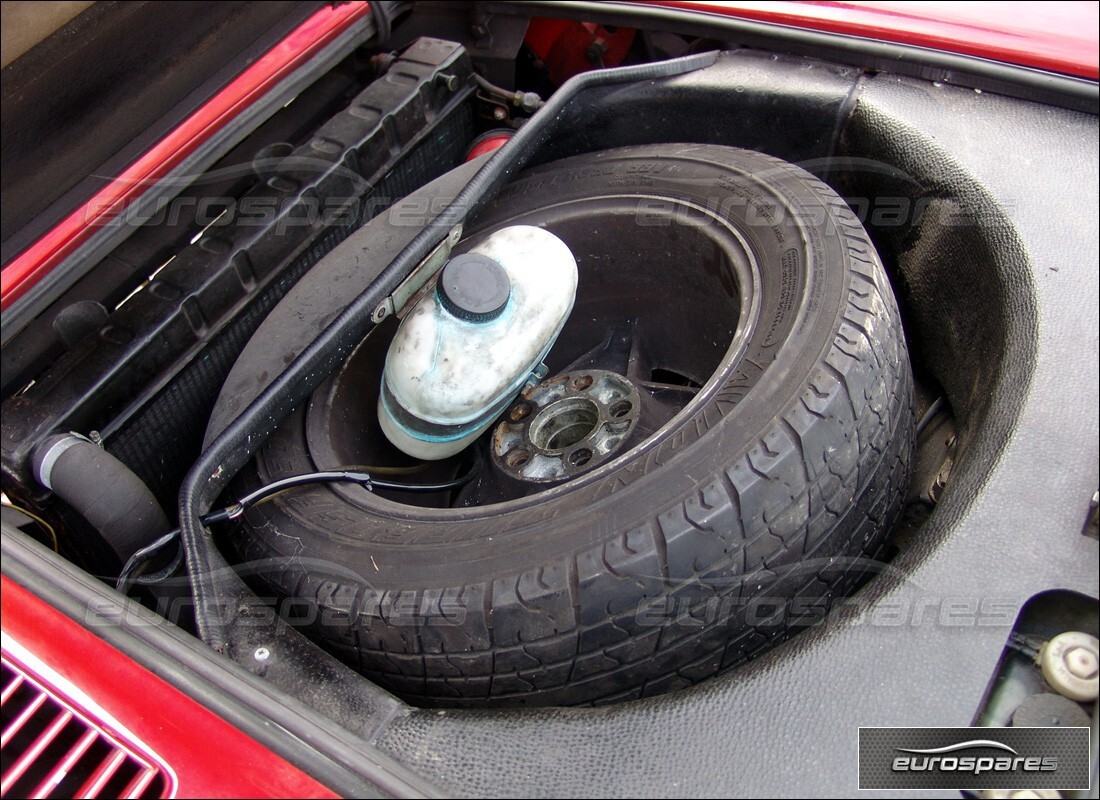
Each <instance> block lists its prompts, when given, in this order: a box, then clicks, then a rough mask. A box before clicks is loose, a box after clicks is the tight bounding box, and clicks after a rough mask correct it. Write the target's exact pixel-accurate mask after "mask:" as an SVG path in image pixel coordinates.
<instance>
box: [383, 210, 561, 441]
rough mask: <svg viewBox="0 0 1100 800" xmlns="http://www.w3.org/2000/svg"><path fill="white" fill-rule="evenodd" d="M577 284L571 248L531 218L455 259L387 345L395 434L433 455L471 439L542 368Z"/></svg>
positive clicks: (389, 415)
mask: <svg viewBox="0 0 1100 800" xmlns="http://www.w3.org/2000/svg"><path fill="white" fill-rule="evenodd" d="M576 294H577V262H576V260H575V259H574V258H573V254H572V253H571V252H570V251H569V248H568V247H567V246H566V244H565V242H563V241H562V240H561V239H559V238H558V237H557V236H555V235H554V234H552V233H549V232H548V231H544V230H542V229H541V228H535V227H532V226H530V225H513V226H511V227H508V228H502V229H501V230H499V231H497V232H496V233H494V234H492V235H491V236H489V237H488V238H487V239H486V240H485V241H484V242H482V243H481V244H479V245H478V246H477V247H475V248H474V249H472V250H471V251H470V252H468V253H464V254H462V255H458V256H455V257H454V258H452V259H451V260H450V261H448V262H447V264H446V266H444V268H443V270H442V271H441V273H440V275H439V279H438V282H437V284H436V290H435V291H434V292H429V293H428V294H426V295H425V296H424V297H423V298H421V300H420V301H419V302H418V303H417V304H416V306H415V307H414V308H413V309H412V311H410V312H409V314H408V315H407V316H406V317H405V319H404V320H403V321H402V322H401V326H400V327H399V328H398V330H397V334H396V336H395V337H394V340H393V342H392V343H391V344H390V349H389V352H388V353H387V354H386V366H385V369H384V371H383V374H382V391H381V393H380V395H379V399H378V418H379V421H380V422H381V425H382V430H383V431H384V432H385V434H386V436H387V438H389V440H390V441H391V442H393V444H394V445H395V446H396V447H398V448H399V449H401V450H402V451H404V452H406V453H408V454H409V455H411V456H413V457H414V458H420V459H425V460H437V459H441V458H447V457H448V456H452V455H454V454H455V453H458V452H459V451H461V450H462V449H463V448H465V447H466V446H467V445H468V444H470V443H471V442H472V441H473V440H474V439H476V438H477V437H478V436H479V435H480V434H481V433H482V432H483V431H485V430H486V429H487V428H488V427H489V426H490V425H491V424H492V423H493V421H494V420H495V419H496V418H497V417H498V416H499V415H500V414H501V412H502V411H504V409H505V408H506V407H507V406H508V404H509V403H511V401H512V400H513V399H514V398H515V397H516V395H517V394H519V392H520V391H521V390H522V389H523V388H524V387H525V386H526V385H527V383H528V381H529V380H531V379H532V377H533V375H534V373H536V371H537V370H538V369H539V368H540V366H541V365H542V361H543V359H544V358H545V357H546V354H547V353H548V352H549V350H550V347H551V346H552V345H553V344H554V341H555V340H556V339H557V337H558V334H559V333H561V329H562V327H563V326H564V325H565V320H566V319H567V318H568V317H569V312H570V311H572V309H573V301H574V299H575V298H576ZM534 380H535V381H536V382H537V380H538V376H535V377H534Z"/></svg>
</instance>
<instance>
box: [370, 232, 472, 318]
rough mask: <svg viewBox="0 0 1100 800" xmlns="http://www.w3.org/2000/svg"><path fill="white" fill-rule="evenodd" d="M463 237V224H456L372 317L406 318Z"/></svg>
mask: <svg viewBox="0 0 1100 800" xmlns="http://www.w3.org/2000/svg"><path fill="white" fill-rule="evenodd" d="M461 238H462V225H461V224H459V225H455V226H454V227H453V228H451V231H450V233H448V234H447V237H446V238H445V239H444V240H443V241H442V242H440V243H439V244H437V245H436V246H435V248H434V249H433V250H432V251H431V252H430V253H428V255H427V257H426V258H425V259H424V260H423V261H421V262H420V264H419V265H418V266H417V267H416V269H414V270H413V271H412V272H410V273H409V276H408V277H407V278H405V280H403V281H401V283H400V284H399V285H398V287H397V288H396V289H394V290H393V294H391V295H390V296H389V297H387V298H386V299H385V300H383V301H382V302H381V303H379V304H378V307H377V308H376V309H374V313H372V314H371V319H372V320H373V321H374V322H375V323H376V324H377V323H379V322H381V321H382V320H384V319H387V318H389V317H391V316H393V315H394V314H396V315H397V316H398V317H401V318H404V316H405V314H404V312H405V311H406V310H407V309H408V308H411V307H412V306H413V305H415V304H414V303H413V302H412V301H413V300H417V299H419V297H420V295H421V294H422V290H423V289H424V287H425V286H427V285H428V284H430V283H431V282H432V279H434V278H435V276H436V275H438V274H439V271H440V270H442V269H443V265H444V264H446V263H447V260H448V259H449V258H450V257H451V250H453V249H454V246H455V245H456V244H458V242H459V240H460V239H461Z"/></svg>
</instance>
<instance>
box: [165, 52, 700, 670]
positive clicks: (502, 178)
mask: <svg viewBox="0 0 1100 800" xmlns="http://www.w3.org/2000/svg"><path fill="white" fill-rule="evenodd" d="M717 57H718V54H717V52H711V53H700V54H697V55H691V56H686V57H684V58H676V59H672V60H670V61H661V62H658V63H656V64H641V65H637V66H630V67H617V68H615V69H604V70H594V71H592V72H585V73H582V74H580V75H577V76H575V77H573V78H570V79H569V80H568V81H566V82H565V83H564V84H563V85H562V87H561V88H560V89H558V91H557V92H555V93H554V94H553V96H552V97H551V98H550V99H549V100H548V101H547V102H546V104H545V105H544V106H543V107H542V108H541V109H540V110H539V111H538V112H536V114H535V115H534V116H532V117H531V119H530V120H529V121H528V123H527V124H526V125H524V126H523V127H522V128H520V130H519V131H518V132H517V133H516V135H515V136H513V137H512V138H511V139H510V140H509V141H508V142H507V143H506V144H505V145H504V146H503V147H501V148H500V149H499V150H497V151H496V152H495V153H494V154H493V156H492V157H491V158H490V159H489V161H487V162H486V164H485V166H483V167H482V168H481V169H480V170H478V171H477V173H476V174H475V175H474V177H473V178H471V179H470V182H469V183H468V184H466V186H465V188H463V189H462V191H460V192H459V193H458V195H457V196H456V197H455V199H454V201H453V202H452V203H451V204H450V205H448V206H447V207H446V208H445V209H444V210H443V211H442V212H441V213H440V214H439V216H437V217H436V218H435V219H434V220H432V221H431V222H430V223H428V224H427V226H425V228H424V229H423V230H422V231H420V233H419V234H417V235H416V237H415V238H413V240H412V241H411V242H409V244H408V245H407V246H406V247H405V249H403V250H402V251H401V252H400V253H399V254H398V255H397V258H395V259H394V260H393V261H392V262H391V263H390V264H389V266H387V267H386V268H385V269H384V270H383V271H382V272H381V273H380V274H379V276H378V278H377V279H376V280H375V281H374V282H373V283H372V284H371V285H370V286H369V287H368V288H367V289H366V290H365V291H364V292H363V293H362V294H360V295H359V296H358V297H356V298H355V299H354V300H352V301H351V303H349V304H348V306H347V307H346V308H345V309H344V310H343V311H342V312H341V313H340V314H339V315H338V316H337V317H336V318H335V319H334V320H333V321H332V322H330V323H329V324H328V326H327V327H326V328H325V329H324V330H323V331H322V332H321V333H320V335H318V337H317V338H316V339H314V340H313V341H312V342H311V343H310V344H309V345H308V346H307V347H306V348H305V349H304V350H302V352H301V353H300V354H299V355H298V356H297V358H295V359H294V360H293V361H292V362H291V363H290V364H289V365H288V366H287V368H286V370H284V371H283V372H282V373H281V374H279V375H278V376H276V377H275V378H274V379H273V380H272V381H271V383H270V384H268V386H267V388H265V389H264V390H263V391H262V392H261V393H260V394H259V395H258V396H257V397H256V399H255V400H253V401H252V402H251V403H250V404H249V405H248V407H247V408H245V409H244V411H242V412H241V414H240V416H238V417H237V418H236V419H234V420H233V422H231V423H230V424H229V425H228V426H226V428H225V430H223V431H222V432H221V433H220V434H219V435H218V437H217V438H216V439H215V440H214V441H213V442H211V443H210V446H209V447H208V448H207V449H206V450H205V451H204V452H203V454H202V455H201V456H200V457H199V460H198V461H197V462H196V463H195V466H194V467H192V468H191V471H190V472H189V473H188V474H187V477H186V478H185V479H184V481H183V485H182V486H181V487H180V495H179V519H180V537H181V541H182V543H183V551H184V556H185V558H186V560H187V569H188V573H189V574H190V577H191V587H192V593H193V595H194V601H195V618H196V623H197V625H198V630H199V635H200V636H201V637H202V638H203V640H204V641H206V642H207V644H209V645H211V646H212V647H213V648H214V649H215V650H218V651H222V650H224V649H225V647H226V644H227V642H228V639H227V637H226V633H225V629H224V627H225V626H224V620H223V619H222V617H221V614H220V613H219V611H220V604H219V603H218V602H217V598H216V596H215V594H216V586H215V584H214V580H213V575H214V574H215V570H216V568H217V566H218V564H217V563H216V561H212V560H211V557H212V551H213V543H212V542H210V541H209V537H210V531H209V530H208V529H207V528H205V527H204V526H203V524H202V515H203V514H205V513H206V512H207V511H208V510H209V509H210V508H211V506H212V505H213V503H214V500H215V499H216V498H217V497H218V495H219V494H221V493H222V491H223V490H224V489H225V487H226V485H227V484H228V483H229V481H230V480H231V479H232V477H233V476H234V475H236V474H237V472H238V471H239V470H240V469H241V467H243V466H244V465H245V464H246V463H248V459H250V458H251V457H252V456H253V455H255V453H256V451H257V450H259V448H260V446H261V445H263V443H264V442H265V441H267V439H268V437H269V436H271V434H272V433H273V432H274V431H275V429H276V427H278V425H279V424H280V423H281V422H282V420H283V419H285V418H286V417H287V416H288V415H289V414H290V413H291V412H292V411H293V410H294V409H295V408H297V407H298V406H299V405H300V404H301V403H302V402H304V401H305V400H306V398H308V397H309V395H310V394H311V393H312V392H313V390H314V389H316V388H317V386H319V385H320V383H321V382H322V381H323V380H324V379H325V378H326V377H327V376H328V375H329V374H330V373H331V372H332V371H333V370H334V369H336V367H337V366H339V365H340V363H341V362H343V360H344V359H345V358H346V357H347V356H348V355H349V354H350V353H351V351H352V349H353V348H354V347H355V346H356V345H357V344H358V343H359V342H360V341H362V340H363V338H364V337H365V336H366V335H367V334H368V333H369V332H370V330H371V328H373V327H374V323H373V322H372V321H371V313H372V312H373V311H374V309H375V308H376V307H377V306H378V305H379V303H381V302H382V300H383V299H385V298H386V297H387V296H388V295H389V294H390V293H391V292H392V291H393V290H394V289H395V288H396V287H397V285H398V284H399V283H400V282H401V281H402V280H403V279H404V278H405V276H407V275H408V274H409V273H410V272H411V271H412V270H413V269H414V268H415V267H416V266H417V265H418V264H419V263H420V262H421V261H423V260H424V258H425V257H427V255H428V253H429V252H431V250H432V248H434V247H435V246H436V245H438V244H439V243H440V242H441V241H443V239H444V238H445V237H446V236H447V235H448V233H450V231H451V229H452V228H454V227H455V226H456V225H458V224H460V223H461V222H463V221H464V220H465V219H466V218H467V217H469V216H470V215H472V214H474V213H475V212H476V211H477V210H478V209H479V208H481V207H482V206H483V205H484V204H485V203H487V202H488V201H489V200H490V199H492V197H493V196H494V195H495V193H496V191H497V190H498V189H500V187H501V186H503V185H504V184H505V183H506V182H507V181H508V180H510V179H511V178H512V177H513V176H514V175H515V174H516V173H517V172H518V171H519V170H520V169H522V168H523V166H524V165H525V164H526V163H527V162H528V161H529V160H530V159H531V157H532V156H533V155H534V154H535V152H536V151H537V150H538V149H539V148H540V147H541V146H542V145H543V144H545V143H546V141H547V140H548V139H549V137H550V136H551V134H552V133H553V132H554V130H555V128H556V127H557V122H558V121H559V120H560V119H561V118H562V116H563V111H564V109H565V106H566V105H567V104H568V103H570V102H572V101H573V100H574V99H575V98H576V97H577V95H578V94H580V93H581V92H584V91H586V90H588V89H590V88H594V87H598V86H607V85H610V84H617V83H630V82H634V81H644V80H655V79H657V78H668V77H672V76H675V75H682V74H684V73H688V72H693V71H695V70H697V69H701V68H703V67H708V66H710V65H711V64H713V63H714V61H715V59H717Z"/></svg>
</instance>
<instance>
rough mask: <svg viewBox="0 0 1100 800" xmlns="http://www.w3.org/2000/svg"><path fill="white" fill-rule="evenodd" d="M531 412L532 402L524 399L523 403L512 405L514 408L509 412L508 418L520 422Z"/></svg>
mask: <svg viewBox="0 0 1100 800" xmlns="http://www.w3.org/2000/svg"><path fill="white" fill-rule="evenodd" d="M530 414H531V404H530V403H528V402H527V401H526V400H524V401H523V402H522V403H516V404H515V405H514V406H512V410H511V411H509V412H508V418H509V419H510V420H512V422H519V421H520V420H521V419H524V418H525V417H527V416H530Z"/></svg>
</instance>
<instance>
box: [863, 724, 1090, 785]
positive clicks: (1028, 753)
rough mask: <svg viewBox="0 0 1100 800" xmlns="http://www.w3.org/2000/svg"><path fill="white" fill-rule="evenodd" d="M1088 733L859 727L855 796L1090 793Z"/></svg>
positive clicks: (1075, 729) (1085, 730)
mask: <svg viewBox="0 0 1100 800" xmlns="http://www.w3.org/2000/svg"><path fill="white" fill-rule="evenodd" d="M1089 735H1090V731H1089V729H1088V728H860V729H859V788H860V789H1088V788H1090V787H1089V753H1090V742H1089Z"/></svg>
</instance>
